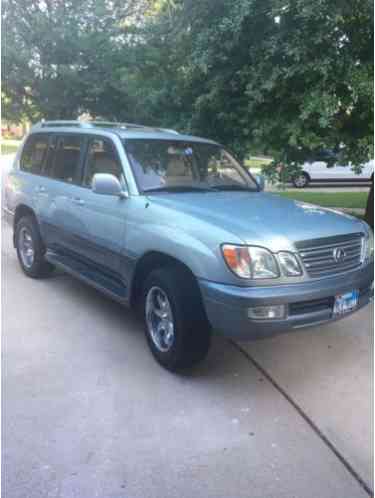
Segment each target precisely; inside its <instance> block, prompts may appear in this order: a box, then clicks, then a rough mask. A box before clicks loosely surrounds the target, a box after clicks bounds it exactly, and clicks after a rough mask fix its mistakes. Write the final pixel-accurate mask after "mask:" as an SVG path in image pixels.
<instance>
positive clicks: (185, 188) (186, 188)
mask: <svg viewBox="0 0 375 498" xmlns="http://www.w3.org/2000/svg"><path fill="white" fill-rule="evenodd" d="M212 190H213V189H211V188H208V187H194V186H192V185H170V186H168V187H166V186H165V187H154V188H147V189H144V190H143V193H144V194H148V193H151V192H210V191H212Z"/></svg>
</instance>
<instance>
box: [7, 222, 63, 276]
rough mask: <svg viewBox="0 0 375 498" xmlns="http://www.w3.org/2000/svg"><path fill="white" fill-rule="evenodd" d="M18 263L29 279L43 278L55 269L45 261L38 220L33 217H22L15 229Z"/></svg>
mask: <svg viewBox="0 0 375 498" xmlns="http://www.w3.org/2000/svg"><path fill="white" fill-rule="evenodd" d="M15 232H16V233H15V242H16V249H17V256H18V261H19V263H20V265H21V268H22V270H23V271H24V273H25V274H26V275H27V276H28V277H32V278H43V277H46V276H47V275H49V274H50V273H51V272H52V271H53V269H54V267H53V265H51V264H50V263H48V261H46V260H45V258H44V255H45V247H44V244H43V241H42V238H41V236H40V233H39V228H38V225H37V222H36V220H35V219H34V218H33V217H32V216H24V217H22V218H21V219H20V220H19V221H18V223H17V225H16V229H15Z"/></svg>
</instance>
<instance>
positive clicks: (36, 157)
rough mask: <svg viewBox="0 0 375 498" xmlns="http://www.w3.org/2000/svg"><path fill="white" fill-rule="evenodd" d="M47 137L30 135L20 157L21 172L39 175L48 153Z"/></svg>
mask: <svg viewBox="0 0 375 498" xmlns="http://www.w3.org/2000/svg"><path fill="white" fill-rule="evenodd" d="M48 142H49V136H48V135H32V136H31V137H30V138H29V139H28V140H27V142H26V144H25V146H24V148H23V151H22V156H21V162H20V167H21V170H22V171H26V172H28V173H33V174H34V175H40V174H41V171H42V168H43V164H44V162H45V160H46V157H47V152H48Z"/></svg>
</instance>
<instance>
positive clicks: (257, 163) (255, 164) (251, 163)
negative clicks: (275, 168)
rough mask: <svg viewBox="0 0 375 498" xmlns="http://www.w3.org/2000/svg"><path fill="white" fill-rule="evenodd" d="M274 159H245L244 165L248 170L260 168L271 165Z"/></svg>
mask: <svg viewBox="0 0 375 498" xmlns="http://www.w3.org/2000/svg"><path fill="white" fill-rule="evenodd" d="M271 161H272V159H258V158H250V159H245V161H244V164H245V166H246V168H260V167H261V166H263V165H264V164H269V163H270V162H271Z"/></svg>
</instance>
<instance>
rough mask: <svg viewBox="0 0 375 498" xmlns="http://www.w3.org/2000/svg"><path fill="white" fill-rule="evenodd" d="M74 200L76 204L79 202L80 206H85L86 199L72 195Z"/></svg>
mask: <svg viewBox="0 0 375 498" xmlns="http://www.w3.org/2000/svg"><path fill="white" fill-rule="evenodd" d="M72 202H74V204H78V205H79V206H83V205H84V204H85V201H84V200H83V199H80V198H79V197H72Z"/></svg>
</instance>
